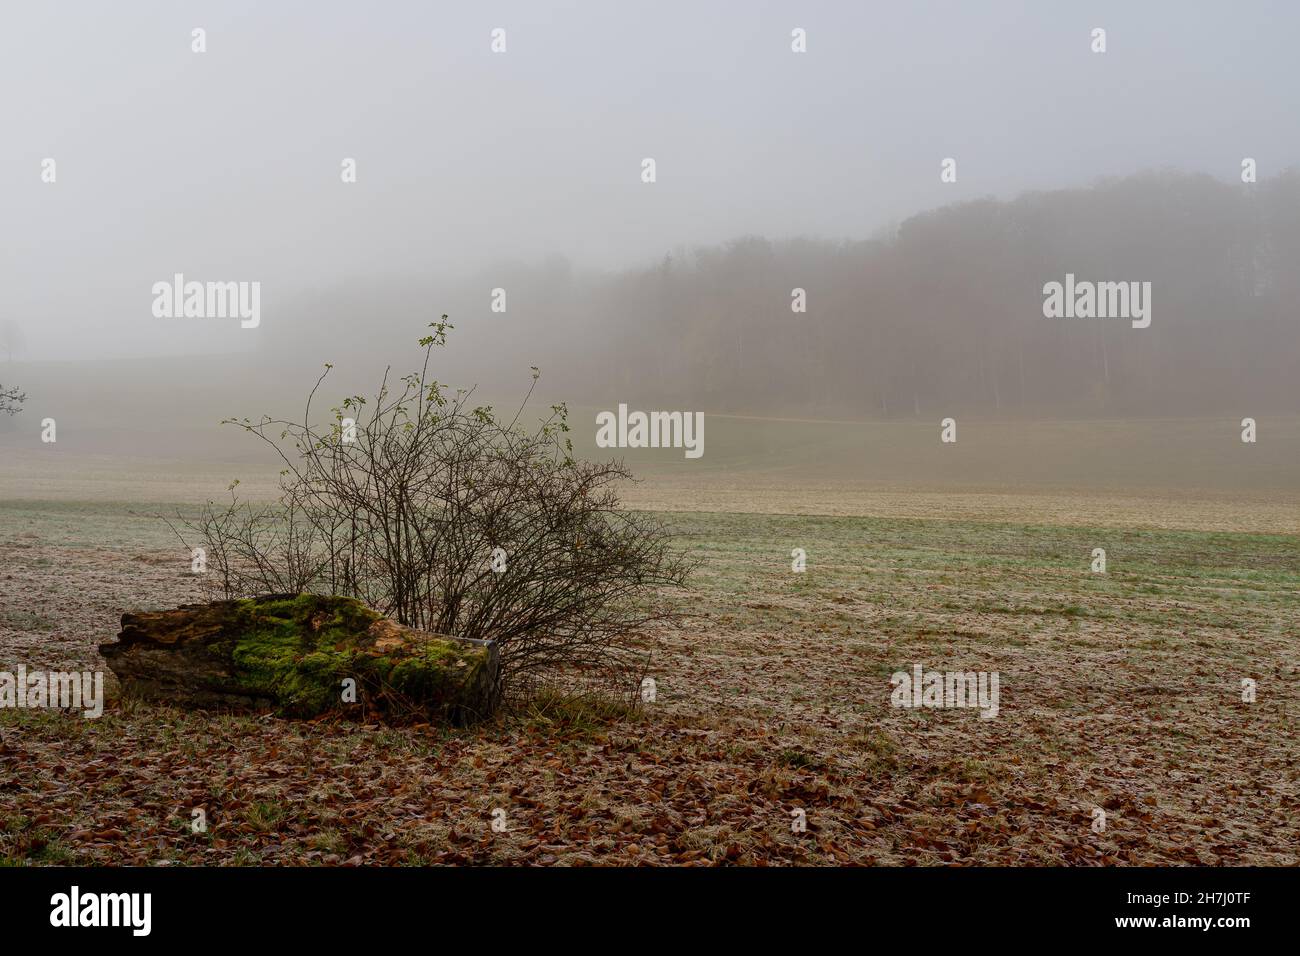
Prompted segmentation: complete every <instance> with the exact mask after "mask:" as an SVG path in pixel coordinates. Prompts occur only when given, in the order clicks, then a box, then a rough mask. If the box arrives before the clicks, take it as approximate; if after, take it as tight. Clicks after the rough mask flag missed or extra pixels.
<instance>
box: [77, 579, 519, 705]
mask: <svg viewBox="0 0 1300 956" xmlns="http://www.w3.org/2000/svg"><path fill="white" fill-rule="evenodd" d="M99 652H100V653H101V654H102V655H103V656H104V659H105V660H106V661H107V662H108V666H109V667H110V668H111V669H112V671H113V673H114V674H116V675H117V678H118V681H119V682H120V683H121V684H122V688H123V691H124V692H126V693H127V694H131V695H133V696H138V697H142V698H145V699H150V700H162V701H167V702H169V703H173V704H176V705H178V706H182V707H201V708H220V709H227V710H257V709H267V708H270V709H274V710H275V711H276V712H277V713H279V714H281V715H283V716H290V717H313V716H316V715H318V714H322V713H326V712H329V711H342V710H347V709H349V708H353V709H355V708H356V707H357V706H358V705H363V706H364V707H365V708H366V710H367V711H370V712H379V713H381V714H383V715H385V716H386V718H388V719H392V720H445V721H450V722H453V723H461V724H463V723H469V722H471V721H474V720H476V719H480V718H483V717H486V716H488V715H489V714H491V713H492V711H493V710H494V709H495V706H496V703H497V649H496V647H495V645H494V643H493V642H492V641H470V640H461V639H458V638H454V637H449V636H447V635H444V634H433V633H430V632H427V631H417V630H414V629H412V628H409V627H405V626H403V625H401V624H397V623H396V622H394V621H390V620H388V619H387V618H385V617H383V616H382V615H380V614H378V613H377V612H375V611H372V610H370V609H369V608H367V607H366V606H365V605H363V604H361V602H359V601H356V600H354V599H352V598H346V597H333V596H323V595H316V594H272V595H267V596H264V597H258V598H250V599H246V600H240V601H216V602H214V603H211V604H188V605H185V606H183V607H180V608H176V609H175V610H170V611H156V612H140V613H127V614H123V615H122V632H121V633H120V634H119V635H118V639H117V641H116V642H114V643H111V644H101V645H100V648H99ZM349 680H351V681H354V683H353V684H352V685H350V686H351V687H352V688H354V689H355V694H354V695H352V700H351V701H349V700H347V696H348V694H347V691H348V688H349V685H348V684H347V681H349Z"/></svg>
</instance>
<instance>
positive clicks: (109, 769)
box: [0, 497, 1300, 865]
mask: <svg viewBox="0 0 1300 956" xmlns="http://www.w3.org/2000/svg"><path fill="white" fill-rule="evenodd" d="M896 503H897V505H898V507H897V509H896V512H895V515H894V516H890V515H888V514H885V513H883V512H884V510H886V509H884V507H883V505H882V504H881V502H879V501H877V502H875V503H874V504H873V510H872V511H871V512H870V516H866V517H863V516H854V515H841V516H834V517H830V516H816V515H800V516H789V515H780V514H760V513H744V511H743V502H740V501H738V500H737V499H736V498H735V497H733V498H732V499H731V500H730V503H729V506H728V507H727V508H726V509H725V510H727V511H729V512H733V513H684V514H674V515H670V516H669V517H670V520H671V521H672V522H673V525H674V527H675V528H676V530H677V532H678V534H679V535H680V540H681V542H682V544H683V545H684V546H686V547H687V548H688V549H690V550H691V551H692V552H693V553H696V554H698V555H700V556H701V557H703V558H704V565H703V567H702V569H701V571H700V572H699V574H698V576H697V592H696V594H695V596H694V601H693V607H694V616H693V617H692V618H691V619H690V620H689V621H688V622H687V624H686V626H685V627H684V628H682V629H681V630H678V631H664V632H662V633H657V634H652V635H647V636H646V639H647V645H648V646H651V645H652V646H653V647H654V653H655V656H654V662H653V665H652V667H651V674H652V675H653V676H654V678H655V689H656V694H655V698H656V699H655V701H654V702H653V703H647V704H644V705H643V706H641V707H640V708H639V709H636V710H634V711H627V710H625V709H622V708H619V707H617V706H613V705H599V704H594V703H586V704H583V703H575V702H566V701H561V700H551V699H542V700H538V701H537V702H536V703H535V704H534V705H532V706H531V707H530V708H528V709H526V710H525V711H523V712H521V713H518V714H515V715H513V716H510V717H506V718H503V719H502V720H501V721H499V722H496V723H493V724H490V725H488V726H484V727H479V728H475V729H472V730H453V729H446V728H434V727H407V728H384V727H380V726H377V725H375V726H371V725H367V724H363V723H357V722H348V721H338V720H330V721H320V722H303V721H292V720H281V719H278V718H274V717H269V716H267V717H263V716H222V715H212V714H205V713H183V712H180V711H177V710H173V709H168V708H165V707H159V706H152V705H144V704H139V703H133V702H129V701H128V702H121V701H110V704H109V707H108V710H107V712H106V714H105V716H103V717H102V718H100V719H98V720H84V719H82V718H80V717H75V716H71V715H64V714H61V713H57V712H48V711H37V712H34V711H26V710H2V711H0V734H2V735H3V739H2V741H0V861H3V862H6V863H29V862H30V863H79V864H98V863H103V864H157V863H191V864H194V863H214V864H216V863H219V864H240V863H245V864H254V863H265V864H276V863H286V864H288V863H292V864H303V863H308V864H310V863H368V864H371V863H373V864H391V863H414V864H430V863H533V864H584V863H620V864H629V863H661V864H668V863H697V864H698V863H722V862H726V863H740V864H841V863H860V864H952V863H966V864H1004V865H1005V864H1010V865H1020V864H1082V865H1097V864H1197V863H1201V864H1230V865H1232V864H1267V865H1287V864H1289V865H1295V864H1297V863H1300V773H1297V767H1298V766H1300V737H1298V736H1297V734H1296V733H1295V729H1296V718H1297V714H1300V699H1298V698H1300V682H1298V681H1297V677H1300V667H1298V662H1300V653H1297V651H1298V650H1300V647H1298V645H1300V602H1297V596H1298V595H1297V591H1298V589H1300V547H1297V545H1300V538H1297V537H1296V536H1295V535H1294V534H1283V533H1264V532H1261V531H1258V530H1254V531H1251V532H1243V531H1241V530H1238V529H1236V528H1234V526H1233V524H1232V523H1231V518H1230V517H1228V518H1225V521H1224V522H1223V523H1216V522H1215V520H1214V515H1213V512H1214V508H1213V507H1211V506H1209V505H1206V506H1204V508H1203V509H1202V511H1201V512H1197V513H1203V514H1205V515H1206V516H1207V517H1206V520H1205V521H1203V522H1201V524H1202V527H1204V528H1207V529H1210V530H1194V529H1189V528H1188V527H1187V524H1188V517H1187V516H1188V514H1189V512H1188V510H1187V508H1185V507H1180V506H1178V505H1177V503H1175V504H1173V505H1169V506H1168V507H1167V508H1164V509H1163V511H1162V509H1161V508H1160V507H1155V506H1153V507H1152V508H1150V509H1146V510H1145V511H1144V512H1139V511H1137V510H1134V511H1132V512H1126V513H1125V514H1126V517H1125V519H1124V520H1123V521H1117V522H1116V526H1111V527H1107V526H1106V525H1103V524H1096V526H1088V525H1086V524H1080V523H1072V522H1069V521H1064V520H1063V521H1061V522H1060V523H1053V521H1052V518H1053V515H1054V514H1056V513H1057V510H1058V506H1057V505H1051V506H1050V507H1049V509H1048V510H1047V511H1045V512H1043V511H1040V512H1035V511H1034V504H1033V502H1032V501H1029V500H1025V501H1024V502H1023V503H1022V505H1023V507H1020V508H1017V507H1016V506H1015V505H1016V503H1015V502H1014V501H1011V500H1010V499H1009V498H1008V499H1006V500H1003V501H1001V502H999V504H998V507H997V509H996V510H994V511H992V512H990V513H987V514H981V513H979V512H978V511H974V510H972V509H966V510H964V511H962V512H961V513H960V514H959V515H958V516H957V518H955V519H953V518H947V519H945V518H938V517H931V518H922V517H916V516H915V515H916V513H918V512H922V513H933V509H932V508H931V511H930V512H925V509H924V507H922V506H920V505H918V504H917V502H915V501H908V500H906V499H905V498H899V499H898V500H897V502H896ZM1224 507H1225V509H1226V510H1224V512H1223V513H1224V515H1228V516H1230V514H1231V513H1233V512H1232V509H1229V508H1227V506H1224ZM159 510H164V509H163V508H162V506H154V507H143V506H132V507H130V508H128V507H127V506H124V505H114V504H106V503H97V504H78V503H69V502H61V503H40V502H30V501H29V502H19V501H11V502H7V503H4V504H0V586H2V587H0V669H3V670H13V668H14V667H15V666H16V665H17V663H19V662H23V663H26V664H27V666H28V667H44V668H47V669H74V668H87V667H89V668H95V669H103V662H102V660H100V659H99V658H98V656H97V653H96V651H95V647H96V645H97V644H99V643H101V642H103V641H105V640H108V639H110V638H111V637H112V636H113V635H114V634H115V633H116V631H117V629H118V620H119V617H120V615H121V613H122V611H123V610H125V609H142V608H164V607H172V606H175V605H177V604H180V603H183V602H185V601H188V600H194V599H197V597H198V594H197V590H196V588H195V581H194V578H193V576H192V575H191V574H190V573H189V555H188V553H186V552H184V551H182V550H180V549H179V548H178V547H177V546H176V544H175V542H174V540H171V539H169V537H168V533H167V531H166V529H165V528H164V527H162V526H161V525H160V523H159V522H157V521H155V520H153V519H150V518H147V517H144V516H143V514H144V513H148V512H157V511H159ZM754 510H755V511H766V510H771V509H770V508H768V507H767V506H764V507H759V508H755V509H754ZM132 511H134V512H137V513H138V514H132V513H131V512H132ZM1105 511H1106V509H1105V507H1104V506H1103V505H1098V504H1096V503H1095V502H1093V503H1091V504H1089V503H1088V502H1083V501H1079V502H1078V512H1079V513H1081V514H1105ZM1008 513H1020V514H1023V515H1033V517H1032V518H1029V519H1022V520H1020V521H1019V522H1016V521H1012V520H1008V518H1007V515H1008ZM1163 513H1167V514H1168V515H1169V516H1171V517H1170V520H1169V521H1167V522H1162V521H1161V514H1163ZM1096 547H1104V548H1105V549H1106V551H1107V558H1108V568H1107V572H1106V573H1105V574H1094V573H1092V572H1091V571H1090V560H1091V559H1090V555H1091V553H1092V551H1093V549H1094V548H1096ZM794 548H803V549H805V551H806V553H807V571H806V572H805V573H802V574H797V573H794V572H792V570H791V551H792V549H794ZM915 664H921V665H923V667H924V668H925V669H926V670H941V671H949V670H962V671H996V672H998V673H999V674H1000V677H1001V701H1000V709H999V713H998V716H997V717H996V718H995V719H981V718H980V716H979V714H978V713H977V712H975V711H973V710H964V709H951V710H948V709H916V710H913V709H896V708H892V707H891V706H890V684H889V679H890V675H891V674H892V673H894V672H895V671H899V670H908V669H910V668H911V667H912V666H913V665H915ZM1243 678H1249V679H1252V680H1254V681H1255V682H1256V688H1257V689H1256V699H1255V701H1254V702H1253V703H1247V702H1244V701H1243V700H1242V684H1241V682H1242V679H1243ZM1096 808H1101V809H1102V810H1103V811H1104V814H1105V818H1104V819H1105V826H1104V829H1103V830H1102V831H1101V832H1095V830H1094V826H1095V820H1096V818H1097V817H1096V813H1095V810H1096ZM196 809H201V810H203V816H204V818H205V820H206V824H207V828H206V830H205V831H200V832H195V829H194V826H193V821H194V813H193V811H194V810H196ZM798 810H802V811H803V814H802V817H801V816H800V815H799V814H797V813H795V811H798ZM798 821H803V822H806V829H804V830H802V832H800V830H799V827H798V826H797V825H796V823H797V822H798Z"/></svg>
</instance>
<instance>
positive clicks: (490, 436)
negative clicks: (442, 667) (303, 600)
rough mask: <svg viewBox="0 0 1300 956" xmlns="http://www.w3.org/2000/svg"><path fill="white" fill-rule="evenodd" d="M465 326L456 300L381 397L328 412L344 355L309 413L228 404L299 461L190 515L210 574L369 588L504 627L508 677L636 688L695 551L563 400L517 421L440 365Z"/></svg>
mask: <svg viewBox="0 0 1300 956" xmlns="http://www.w3.org/2000/svg"><path fill="white" fill-rule="evenodd" d="M450 327H451V326H450V325H449V324H448V323H447V317H446V316H443V317H442V320H441V321H440V322H436V323H433V324H432V325H431V328H432V329H433V334H432V335H429V336H426V337H425V338H423V339H421V340H420V344H421V345H422V346H423V347H424V363H423V366H422V368H421V370H420V371H419V372H418V373H412V374H410V375H407V376H404V377H402V378H401V379H400V381H399V382H398V383H396V384H390V380H389V379H390V376H389V373H385V375H384V379H383V382H382V383H381V385H380V387H379V389H378V392H377V394H376V395H375V396H374V397H373V399H371V400H368V399H366V398H365V397H362V396H359V395H354V396H350V397H349V398H347V399H345V400H344V401H343V402H342V404H341V405H339V406H337V407H335V408H332V409H330V415H329V417H328V419H327V420H326V421H325V422H324V423H323V424H322V423H313V420H312V416H313V411H312V405H313V401H314V399H315V396H316V393H317V391H318V390H319V389H320V387H321V384H322V383H323V382H324V381H325V378H326V376H328V374H329V369H330V366H326V369H325V372H324V373H323V374H322V375H321V377H320V379H318V380H317V382H316V385H315V386H314V387H313V388H312V391H311V394H310V395H309V396H308V399H307V404H306V408H305V409H304V412H303V417H302V420H301V421H298V422H290V421H287V420H281V419H272V418H263V419H261V420H260V421H256V422H254V421H251V420H249V419H240V420H231V421H230V422H228V423H231V424H235V425H238V426H239V427H241V428H243V429H245V430H246V431H248V432H249V433H251V434H253V435H256V436H257V437H258V438H260V439H262V440H263V441H265V442H267V443H268V444H269V445H271V446H272V447H273V448H275V450H276V452H277V453H278V454H279V456H280V458H281V459H282V460H283V462H284V466H285V467H284V469H283V471H282V472H281V480H280V495H279V500H278V502H276V503H275V504H273V505H268V506H256V505H253V504H251V503H249V502H247V501H242V500H240V498H239V497H238V493H237V490H236V486H235V485H232V486H231V501H230V503H229V505H227V506H225V507H218V506H217V505H215V504H211V503H210V504H209V506H208V507H207V508H206V509H205V510H204V511H203V512H202V514H201V515H200V517H199V518H198V519H197V520H195V521H190V522H187V527H188V529H189V531H190V532H192V533H193V535H194V536H197V538H198V539H199V540H200V541H201V543H202V544H203V546H204V548H205V549H206V551H207V562H208V570H209V575H208V579H207V580H208V581H209V582H210V584H211V585H212V586H213V587H214V588H215V589H216V590H217V591H218V592H220V593H221V594H223V595H224V596H227V597H239V596H250V595H254V594H265V593H294V592H314V593H321V594H340V595H346V596H350V597H356V598H359V599H360V600H362V601H364V602H365V603H366V604H368V605H369V606H371V607H373V608H375V609H376V610H378V611H381V612H382V613H384V614H386V615H388V616H390V617H393V618H395V619H397V620H398V621H400V622H401V623H403V624H406V625H408V626H410V627H414V628H418V629H421V630H428V631H435V632H438V633H442V634H451V635H455V636H458V637H466V638H479V639H488V638H490V639H493V640H495V641H496V642H497V645H498V647H499V648H500V655H501V657H500V660H501V682H502V686H501V688H500V690H501V692H502V693H507V692H511V693H513V692H519V691H521V690H523V689H524V688H526V687H527V686H528V685H530V684H533V683H535V682H537V681H539V680H543V681H545V682H547V683H552V682H554V681H556V680H562V679H569V680H573V679H577V680H580V681H584V682H585V681H588V680H590V679H592V678H595V679H596V680H598V681H600V682H601V683H606V682H608V681H609V680H614V681H617V682H618V683H619V684H620V685H621V686H622V687H623V688H624V689H625V690H626V689H628V688H629V687H632V688H633V689H634V686H635V682H636V681H638V680H639V675H640V673H642V672H643V669H644V660H645V654H644V652H642V651H641V650H639V647H638V634H640V633H641V632H642V631H643V629H644V628H645V626H646V625H648V624H650V623H651V622H655V621H665V620H672V619H674V618H675V617H676V615H675V613H674V610H673V608H672V607H671V606H670V605H669V604H668V603H665V602H666V600H667V598H666V596H665V595H664V594H663V593H662V589H665V588H669V589H671V588H675V587H681V586H684V585H685V583H686V579H687V576H688V574H689V571H690V563H689V562H688V561H687V560H686V559H685V558H684V557H683V556H682V555H680V554H679V553H677V552H676V551H675V550H674V549H673V548H672V547H671V546H670V542H669V537H668V533H667V531H666V529H664V528H663V527H662V526H661V525H660V524H659V523H658V522H656V521H654V520H652V519H650V518H648V517H645V516H639V515H635V514H632V513H629V512H627V511H625V510H623V509H622V508H621V507H620V503H619V498H618V494H617V490H616V487H615V486H616V484H617V483H618V482H620V481H622V480H625V479H629V478H630V477H631V475H630V473H629V472H628V470H627V469H626V468H625V467H624V466H623V465H622V464H621V463H618V462H609V463H604V464H598V463H592V462H585V461H577V460H575V459H574V457H573V453H572V452H573V449H572V444H571V442H570V441H569V438H568V435H567V433H568V431H569V425H568V421H567V410H566V408H565V406H564V405H562V404H561V405H554V406H551V408H550V410H549V414H548V415H547V416H546V417H545V418H544V419H542V420H541V421H540V422H539V424H538V425H537V427H535V428H534V429H532V430H526V429H524V428H521V427H519V425H518V421H519V418H520V416H521V415H522V414H523V411H524V409H525V408H526V407H527V404H528V401H529V398H531V395H532V390H533V389H532V387H530V388H529V391H528V395H527V396H526V397H525V399H524V402H523V404H522V405H521V406H520V409H519V411H518V412H516V413H515V415H514V418H513V419H512V420H511V421H509V422H506V421H504V419H502V418H499V417H498V416H497V414H496V413H495V412H494V411H493V409H492V408H491V407H489V406H481V405H477V406H476V405H473V404H472V402H471V394H472V390H471V391H465V390H459V391H456V392H454V393H450V392H449V391H448V389H446V388H445V387H444V386H443V385H442V384H440V383H439V382H437V381H436V380H434V379H432V378H431V377H430V375H429V362H430V357H431V355H432V351H433V349H434V347H435V346H440V345H442V344H444V342H445V338H446V332H447V330H448V329H449V328H450ZM537 377H538V373H537V370H536V369H533V387H535V385H536V381H537ZM353 423H354V424H353ZM182 537H184V535H183V536H182ZM498 549H499V550H498Z"/></svg>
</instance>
